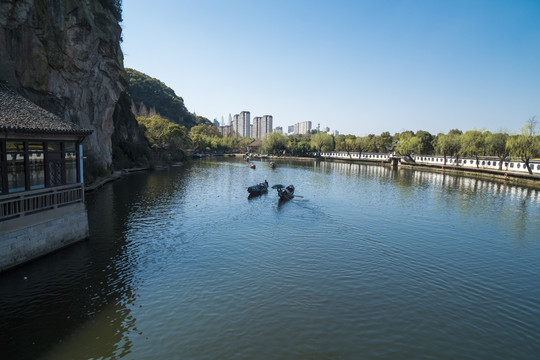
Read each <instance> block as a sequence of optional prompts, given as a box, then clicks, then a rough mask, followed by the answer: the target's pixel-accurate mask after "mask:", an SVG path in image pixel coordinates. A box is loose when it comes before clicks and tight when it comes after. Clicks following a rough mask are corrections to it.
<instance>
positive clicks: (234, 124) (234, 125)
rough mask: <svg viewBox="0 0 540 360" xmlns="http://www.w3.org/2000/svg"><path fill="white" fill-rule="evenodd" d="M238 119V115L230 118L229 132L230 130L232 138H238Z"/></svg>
mask: <svg viewBox="0 0 540 360" xmlns="http://www.w3.org/2000/svg"><path fill="white" fill-rule="evenodd" d="M239 118H240V115H239V114H236V115H234V116H233V118H232V121H231V130H232V133H233V136H234V137H239V136H240V131H239V123H240V121H239Z"/></svg>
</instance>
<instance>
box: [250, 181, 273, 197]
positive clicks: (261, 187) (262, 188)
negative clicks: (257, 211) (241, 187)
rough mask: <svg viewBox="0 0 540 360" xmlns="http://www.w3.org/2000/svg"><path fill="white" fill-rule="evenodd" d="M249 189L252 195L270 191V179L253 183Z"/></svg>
mask: <svg viewBox="0 0 540 360" xmlns="http://www.w3.org/2000/svg"><path fill="white" fill-rule="evenodd" d="M247 191H248V193H249V194H250V195H260V194H262V193H265V192H267V191H268V181H266V180H264V182H262V183H259V184H257V185H253V186H250V187H248V188H247Z"/></svg>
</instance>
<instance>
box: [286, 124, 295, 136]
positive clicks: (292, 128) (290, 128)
mask: <svg viewBox="0 0 540 360" xmlns="http://www.w3.org/2000/svg"><path fill="white" fill-rule="evenodd" d="M287 134H289V135H292V134H294V125H290V126H288V127H287Z"/></svg>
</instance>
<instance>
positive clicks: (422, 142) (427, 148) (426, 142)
mask: <svg viewBox="0 0 540 360" xmlns="http://www.w3.org/2000/svg"><path fill="white" fill-rule="evenodd" d="M414 136H416V137H417V138H418V145H417V149H416V150H415V152H416V153H417V154H424V155H430V154H433V150H434V149H433V135H431V134H430V133H429V132H427V131H424V130H418V131H417V132H416V134H415V135H414Z"/></svg>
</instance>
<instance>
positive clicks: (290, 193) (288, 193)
mask: <svg viewBox="0 0 540 360" xmlns="http://www.w3.org/2000/svg"><path fill="white" fill-rule="evenodd" d="M272 189H277V193H278V196H279V198H280V200H291V199H292V198H294V185H289V186H287V187H285V186H283V185H281V184H276V185H274V186H272Z"/></svg>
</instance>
